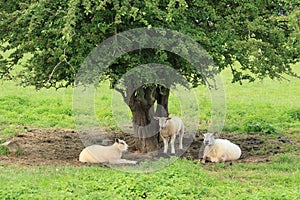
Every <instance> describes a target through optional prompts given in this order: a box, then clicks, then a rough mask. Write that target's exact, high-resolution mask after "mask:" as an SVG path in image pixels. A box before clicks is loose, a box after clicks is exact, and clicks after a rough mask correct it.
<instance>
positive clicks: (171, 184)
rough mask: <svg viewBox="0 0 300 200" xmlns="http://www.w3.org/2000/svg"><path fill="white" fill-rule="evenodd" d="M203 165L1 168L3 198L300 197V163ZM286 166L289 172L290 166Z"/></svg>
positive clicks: (189, 162) (185, 161) (1, 192)
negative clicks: (142, 169) (137, 169)
mask: <svg viewBox="0 0 300 200" xmlns="http://www.w3.org/2000/svg"><path fill="white" fill-rule="evenodd" d="M289 159H290V161H289V162H288V163H286V162H282V159H281V158H277V160H276V159H275V161H274V164H261V165H243V164H236V165H232V166H229V165H224V164H217V165H214V166H205V167H203V166H202V165H200V164H195V163H193V162H191V161H188V160H185V159H184V160H181V161H176V162H173V163H172V164H171V165H170V166H168V167H166V168H164V169H162V170H159V171H156V172H152V173H142V174H140V173H128V172H123V171H118V170H113V169H108V168H99V167H98V166H90V167H70V166H56V167H34V168H29V167H22V166H9V167H8V166H2V167H1V166H0V167H1V173H0V177H1V178H0V184H1V189H0V197H2V198H1V199H145V198H147V199H255V200H256V199H288V200H290V199H299V198H300V188H299V185H300V173H299V169H300V163H299V161H295V158H294V157H293V156H291V157H289ZM287 167H288V168H287Z"/></svg>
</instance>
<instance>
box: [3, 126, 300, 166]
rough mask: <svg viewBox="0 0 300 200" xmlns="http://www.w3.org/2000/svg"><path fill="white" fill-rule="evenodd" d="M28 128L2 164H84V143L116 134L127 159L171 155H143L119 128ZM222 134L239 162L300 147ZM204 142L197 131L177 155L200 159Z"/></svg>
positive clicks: (293, 143)
mask: <svg viewBox="0 0 300 200" xmlns="http://www.w3.org/2000/svg"><path fill="white" fill-rule="evenodd" d="M24 130H25V131H23V132H22V133H20V134H18V135H17V136H15V137H14V138H12V139H11V141H14V142H16V143H17V144H18V146H19V148H20V149H19V150H18V151H17V152H16V153H9V154H8V155H0V164H18V165H27V166H28V165H29V166H44V165H71V166H81V165H84V164H82V163H80V162H79V161H78V156H79V154H80V152H81V150H82V149H83V148H84V146H87V145H90V144H101V145H103V144H104V145H110V144H112V143H113V140H114V138H116V137H118V138H121V139H124V140H125V141H126V142H127V143H128V144H129V146H130V148H129V152H128V153H126V154H124V157H125V158H126V159H132V160H138V161H142V160H143V159H146V158H147V159H153V158H154V157H156V158H158V157H161V156H164V157H168V155H167V156H166V155H163V153H162V148H161V149H160V150H159V151H158V154H156V155H154V156H153V155H149V156H148V157H147V156H144V157H141V156H139V153H138V152H136V151H135V150H134V148H133V144H134V141H133V138H132V137H131V136H130V135H129V134H125V133H122V132H119V131H112V132H103V131H100V130H94V131H92V132H91V133H82V132H79V131H76V130H68V129H36V128H26V127H25V129H24ZM220 137H221V138H226V139H229V140H231V141H232V142H233V143H236V144H238V145H239V146H240V147H241V149H242V156H241V159H239V160H238V161H236V162H240V163H261V162H270V161H271V156H272V155H274V154H280V153H284V152H286V151H287V150H288V149H295V148H298V147H299V141H298V140H296V139H291V138H284V137H280V136H277V137H275V138H270V137H268V136H263V135H255V134H251V135H247V134H233V133H223V134H222V135H221V136H220ZM189 141H190V142H189ZM202 141H203V137H202V133H200V132H199V133H197V134H195V138H194V140H193V139H191V138H184V146H185V147H186V150H185V151H180V150H178V149H176V153H177V156H180V157H186V158H188V159H191V160H198V159H199V150H200V147H201V145H202ZM176 147H178V144H176Z"/></svg>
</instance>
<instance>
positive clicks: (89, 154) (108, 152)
mask: <svg viewBox="0 0 300 200" xmlns="http://www.w3.org/2000/svg"><path fill="white" fill-rule="evenodd" d="M127 150H128V145H127V144H126V142H125V141H123V140H120V139H116V140H115V143H114V144H113V145H111V146H101V145H91V146H88V147H86V148H84V149H83V150H82V151H81V153H80V155H79V161H80V162H86V163H109V164H136V163H137V161H131V160H126V159H121V157H122V153H123V152H125V151H127Z"/></svg>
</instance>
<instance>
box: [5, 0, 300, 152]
mask: <svg viewBox="0 0 300 200" xmlns="http://www.w3.org/2000/svg"><path fill="white" fill-rule="evenodd" d="M299 10H300V9H299V1H297V0H293V1H287V0H274V1H267V0H259V1H257V2H252V1H243V2H238V1H197V0H196V1H194V0H186V1H185V0H166V1H165V0H161V1H150V0H146V1H139V0H122V1H120V0H105V1H99V0H69V1H66V0H64V1H58V0H53V1H46V0H40V1H37V0H31V1H30V0H22V1H16V0H12V1H9V2H6V1H2V2H0V38H1V42H0V43H1V44H2V45H1V50H2V51H7V50H9V49H12V50H14V51H13V53H11V54H10V56H9V57H7V58H3V57H2V58H1V65H0V77H1V78H3V79H12V78H17V79H18V80H20V82H21V84H22V85H24V86H27V85H34V86H35V87H36V88H37V89H39V88H42V87H46V88H50V87H55V88H61V87H68V86H72V85H74V81H75V79H76V74H77V73H78V70H79V68H80V66H81V64H82V62H83V61H84V59H85V58H86V57H87V55H88V53H89V52H90V51H91V50H92V49H93V48H94V47H95V46H97V45H98V44H100V43H101V42H102V41H104V40H105V39H106V38H108V37H110V36H113V35H115V34H117V33H120V32H123V31H126V30H130V29H133V28H139V27H160V28H168V29H171V30H176V31H178V32H180V33H182V34H185V35H187V36H189V37H191V38H193V39H194V40H195V41H197V42H198V43H199V44H200V45H201V46H202V47H204V48H205V49H206V50H207V51H208V52H209V54H210V55H211V56H212V58H213V61H214V63H215V64H216V65H217V66H218V70H219V71H221V70H223V69H225V68H228V67H229V68H230V69H231V71H232V75H233V78H232V81H233V82H240V83H242V81H254V80H255V79H257V78H259V79H262V78H265V77H270V78H272V79H276V78H279V79H281V78H284V76H283V74H288V75H291V76H296V74H295V73H294V72H293V71H292V68H291V64H293V63H296V62H298V61H299V55H300V45H299V40H300V34H299V21H298V19H299V18H300V11H299ZM28 53H29V54H30V55H31V57H30V58H29V59H28V60H27V62H25V63H24V62H22V63H21V62H20V60H22V58H23V56H24V55H26V54H28ZM236 61H238V62H239V63H240V64H241V67H239V68H236V67H235V65H234V63H235V62H236ZM149 62H151V63H153V62H155V63H161V64H165V65H168V66H170V67H172V68H174V69H175V70H177V71H178V72H179V73H181V74H182V75H183V76H184V77H185V78H186V80H187V81H188V82H190V83H191V84H190V85H191V86H192V87H196V86H197V85H199V84H203V83H206V80H205V76H202V75H203V74H201V73H200V72H199V71H197V70H196V69H194V67H193V66H192V65H191V64H190V63H188V62H187V61H186V60H185V59H183V58H181V57H179V56H178V55H176V54H174V53H171V52H168V51H164V50H159V49H143V50H137V51H132V52H130V53H128V54H126V55H123V56H122V57H120V58H118V59H117V60H116V61H115V62H114V63H112V64H111V65H110V66H109V68H107V69H106V71H105V72H104V74H105V75H106V78H107V79H108V80H109V81H110V83H111V86H112V87H115V86H116V84H117V83H118V80H120V78H121V77H122V76H123V75H124V74H125V73H126V72H128V71H129V70H131V69H133V68H134V67H135V66H137V65H140V64H145V63H149ZM16 64H19V65H22V68H21V70H14V68H15V66H16ZM173 84H174V83H173ZM116 89H117V88H116ZM125 90H126V89H125ZM125 90H124V88H123V90H120V88H118V91H120V92H121V93H122V92H124V91H125ZM169 92H170V91H169V88H168V87H166V86H162V85H157V84H150V85H144V86H142V87H139V88H136V90H135V91H134V92H132V91H131V93H130V94H134V95H131V96H127V97H126V96H124V99H125V101H126V98H128V99H127V104H128V105H129V107H130V109H131V111H132V113H133V123H134V124H135V125H136V127H139V126H145V125H147V124H149V123H150V122H151V117H152V116H153V115H165V116H166V115H168V97H169ZM154 102H157V103H158V104H159V105H161V106H158V108H159V109H157V110H156V111H154V110H152V109H153V104H154ZM162 108H163V109H162ZM155 112H156V113H155ZM136 131H138V130H136ZM139 141H141V140H137V148H139V149H141V150H142V151H151V150H153V149H154V148H155V146H156V145H157V141H156V139H155V137H152V138H149V139H147V140H144V141H143V145H141V142H139Z"/></svg>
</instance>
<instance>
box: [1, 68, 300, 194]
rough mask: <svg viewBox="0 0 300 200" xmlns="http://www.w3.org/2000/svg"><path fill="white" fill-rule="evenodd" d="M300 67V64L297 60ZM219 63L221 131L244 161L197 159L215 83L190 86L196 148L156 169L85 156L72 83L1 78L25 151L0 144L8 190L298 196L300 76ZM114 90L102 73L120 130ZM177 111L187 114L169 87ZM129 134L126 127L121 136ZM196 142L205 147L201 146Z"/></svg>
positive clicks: (105, 104) (108, 112)
mask: <svg viewBox="0 0 300 200" xmlns="http://www.w3.org/2000/svg"><path fill="white" fill-rule="evenodd" d="M294 69H295V71H296V72H298V73H300V64H298V65H295V66H294ZM230 78H231V77H230V72H229V71H225V72H223V73H222V79H223V82H224V87H225V94H226V118H225V125H224V128H223V133H222V134H221V137H223V138H227V139H232V140H233V141H235V142H236V143H239V144H240V145H241V146H242V159H241V160H239V161H237V162H232V164H230V163H225V164H223V163H220V164H211V163H208V164H206V165H202V164H200V162H199V160H198V159H197V151H199V148H200V144H201V139H202V138H201V132H205V130H206V129H207V128H208V125H209V121H210V118H211V116H212V114H211V102H210V93H209V92H208V90H207V89H206V88H205V87H204V86H201V87H198V88H196V89H193V92H194V93H195V94H196V96H197V99H198V106H199V119H200V124H199V127H198V129H199V132H197V133H196V136H197V137H196V142H195V143H194V144H193V146H192V147H191V148H190V150H193V149H194V152H192V151H191V152H190V154H186V155H184V156H183V158H181V159H177V160H176V161H174V159H175V158H174V157H170V158H167V159H164V158H161V159H158V160H157V161H155V164H156V165H158V166H159V165H166V167H164V168H163V169H161V170H158V171H154V172H150V171H149V166H148V164H149V163H147V162H141V163H140V164H139V168H140V169H141V170H142V171H143V172H144V173H131V172H130V169H128V170H127V172H124V171H122V170H116V169H110V168H107V167H106V166H99V165H85V164H80V163H78V161H77V159H78V157H77V156H78V154H79V152H80V150H81V148H83V145H82V143H81V141H80V139H79V138H78V137H77V136H78V132H77V130H76V124H75V123H74V118H73V116H72V94H73V90H72V88H68V89H60V90H58V91H56V90H53V89H50V90H46V89H42V90H40V91H36V90H34V88H31V87H28V88H22V87H18V86H16V85H15V83H14V82H6V81H5V82H1V85H0V91H1V93H0V142H1V143H3V142H4V141H7V140H9V139H11V138H14V139H17V140H18V141H19V142H20V143H21V144H22V145H23V151H20V152H18V154H8V152H7V150H6V149H5V148H3V147H0V176H1V178H0V185H1V186H0V198H1V199H29V198H30V199H300V187H299V185H300V134H299V133H300V104H299V98H300V80H299V79H296V78H291V77H287V78H288V79H289V81H287V80H282V81H276V80H275V81H272V80H268V79H266V80H264V81H256V82H254V83H245V84H243V85H242V86H241V85H238V84H231V83H230ZM113 93H114V92H113V91H112V90H110V89H109V86H108V84H107V83H103V84H101V85H100V87H99V88H98V90H97V93H96V95H95V100H96V102H95V106H96V114H97V118H98V121H99V126H101V127H102V128H103V129H105V130H106V132H107V133H109V134H110V135H111V136H112V137H114V136H122V132H121V131H120V130H119V127H118V124H117V123H116V121H115V119H114V114H113V113H114V112H113V110H112V106H111V104H112V100H111V99H112V95H113ZM169 106H170V113H171V115H180V112H179V110H178V108H179V107H180V105H179V102H178V100H177V99H176V98H175V97H174V96H173V95H171V97H170V102H169ZM123 137H125V136H123ZM197 147H198V148H197Z"/></svg>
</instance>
